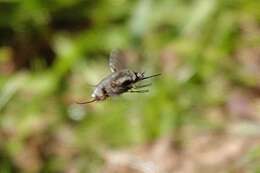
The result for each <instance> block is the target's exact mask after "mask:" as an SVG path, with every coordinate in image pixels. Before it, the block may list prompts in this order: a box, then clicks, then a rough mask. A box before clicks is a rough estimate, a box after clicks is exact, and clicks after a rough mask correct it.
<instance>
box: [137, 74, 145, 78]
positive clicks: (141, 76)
mask: <svg viewBox="0 0 260 173" xmlns="http://www.w3.org/2000/svg"><path fill="white" fill-rule="evenodd" d="M136 76H137V77H138V78H139V79H142V78H143V77H144V73H137V75H136Z"/></svg>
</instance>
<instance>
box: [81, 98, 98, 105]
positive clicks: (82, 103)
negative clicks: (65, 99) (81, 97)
mask: <svg viewBox="0 0 260 173" xmlns="http://www.w3.org/2000/svg"><path fill="white" fill-rule="evenodd" d="M95 101H97V100H96V99H93V100H90V101H84V102H76V103H77V104H81V105H84V104H88V103H93V102H95Z"/></svg>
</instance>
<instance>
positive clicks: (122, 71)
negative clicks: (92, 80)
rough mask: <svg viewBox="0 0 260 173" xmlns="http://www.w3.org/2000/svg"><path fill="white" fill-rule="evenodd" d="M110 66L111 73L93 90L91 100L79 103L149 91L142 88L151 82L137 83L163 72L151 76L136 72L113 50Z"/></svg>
mask: <svg viewBox="0 0 260 173" xmlns="http://www.w3.org/2000/svg"><path fill="white" fill-rule="evenodd" d="M109 66H110V69H111V72H112V73H111V74H109V75H108V76H107V77H105V78H104V79H103V80H101V81H100V82H99V83H98V84H97V85H95V89H94V91H93V92H92V95H91V97H92V98H93V99H92V100H90V101H84V102H77V103H78V104H88V103H92V102H96V101H103V100H105V99H107V98H108V97H113V96H118V95H121V94H123V93H127V92H130V93H145V92H149V90H147V89H141V88H144V87H148V86H150V85H151V84H145V85H137V83H138V82H140V81H143V80H145V79H149V78H152V77H156V76H159V75H161V74H155V75H151V76H145V75H144V72H136V71H133V70H130V69H128V68H127V67H126V65H125V63H124V61H123V59H122V58H120V52H119V51H118V50H113V51H112V52H111V54H110V58H109Z"/></svg>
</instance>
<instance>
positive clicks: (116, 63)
mask: <svg viewBox="0 0 260 173" xmlns="http://www.w3.org/2000/svg"><path fill="white" fill-rule="evenodd" d="M109 66H110V69H111V71H112V72H116V71H119V70H123V69H125V68H126V66H125V61H124V59H123V53H122V52H121V51H119V50H113V51H112V52H111V54H110V57H109Z"/></svg>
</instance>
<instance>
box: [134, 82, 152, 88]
mask: <svg viewBox="0 0 260 173" xmlns="http://www.w3.org/2000/svg"><path fill="white" fill-rule="evenodd" d="M151 85H152V83H148V84H144V85H134V86H133V88H134V89H139V88H144V87H148V86H151Z"/></svg>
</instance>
